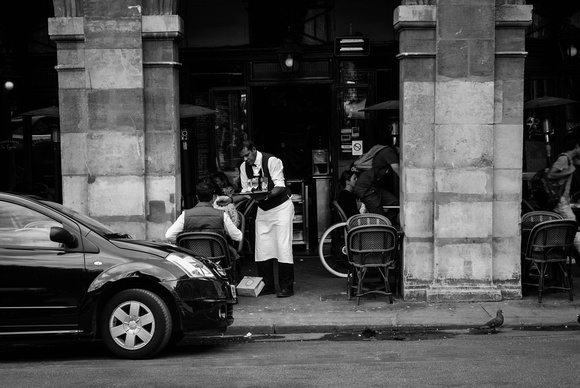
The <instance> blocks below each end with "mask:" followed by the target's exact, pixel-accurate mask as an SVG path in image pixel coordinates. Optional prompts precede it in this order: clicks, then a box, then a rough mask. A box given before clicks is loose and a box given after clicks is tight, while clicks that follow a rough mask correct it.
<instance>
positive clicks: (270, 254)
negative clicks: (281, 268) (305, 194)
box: [255, 194, 294, 264]
mask: <svg viewBox="0 0 580 388" xmlns="http://www.w3.org/2000/svg"><path fill="white" fill-rule="evenodd" d="M283 195H284V194H283ZM293 219H294V203H292V200H291V199H289V200H288V201H286V202H284V203H283V204H281V205H279V206H276V207H275V208H273V209H270V210H262V209H260V208H258V212H257V213H256V252H255V260H256V261H265V260H268V259H272V258H276V259H278V262H280V263H285V264H294V256H293V255H292V233H293V230H292V220H293Z"/></svg>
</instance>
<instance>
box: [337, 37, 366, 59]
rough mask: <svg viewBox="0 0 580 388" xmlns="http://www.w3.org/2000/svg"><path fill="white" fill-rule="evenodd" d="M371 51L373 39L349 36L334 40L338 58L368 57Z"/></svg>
mask: <svg viewBox="0 0 580 388" xmlns="http://www.w3.org/2000/svg"><path fill="white" fill-rule="evenodd" d="M370 51H371V39H370V38H367V37H364V36H347V37H342V38H336V39H335V40H334V55H336V56H337V57H355V56H366V55H369V53H370Z"/></svg>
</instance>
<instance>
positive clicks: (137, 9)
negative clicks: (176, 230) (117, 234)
mask: <svg viewBox="0 0 580 388" xmlns="http://www.w3.org/2000/svg"><path fill="white" fill-rule="evenodd" d="M160 3H161V2H157V1H147V2H143V4H144V7H145V8H143V9H142V6H141V2H140V1H128V2H118V1H114V0H106V1H97V0H85V1H83V2H80V1H77V0H55V18H52V19H49V34H50V36H51V38H52V39H53V40H55V41H56V42H57V57H58V58H57V60H58V65H57V70H58V72H59V108H60V116H61V117H60V121H61V148H62V175H63V202H64V204H65V205H66V206H70V207H72V208H74V209H76V210H78V211H79V212H81V213H84V214H87V215H89V216H91V217H93V218H95V219H97V220H99V221H101V222H103V223H105V224H107V225H110V226H111V227H112V228H113V229H114V230H118V231H124V232H127V233H129V234H131V235H132V236H133V237H135V238H147V239H162V238H163V234H164V231H165V229H166V228H167V227H168V225H169V224H170V220H172V219H173V218H174V203H175V201H176V199H175V196H176V195H175V193H179V192H180V191H179V181H180V177H179V162H178V161H179V147H178V144H179V143H178V132H179V131H178V130H177V129H178V126H179V111H178V107H179V97H178V94H179V93H178V90H177V85H178V81H177V78H178V77H177V72H176V70H175V66H176V65H177V63H176V60H177V47H176V46H175V44H174V43H173V40H175V39H176V38H177V37H179V36H180V35H181V34H182V23H181V20H180V19H179V17H178V16H176V15H169V14H168V13H171V11H172V10H171V9H169V10H167V9H164V7H157V5H158V4H160ZM165 3H172V4H173V2H165ZM172 7H173V6H172ZM170 8H171V7H170ZM143 11H147V12H152V11H155V12H159V13H162V14H163V15H158V16H155V15H151V16H143V15H142V12H143ZM159 37H160V38H162V39H160V40H158V43H157V44H155V43H152V42H154V41H155V39H157V38H159ZM157 69H162V70H161V71H156V70H157ZM166 209H169V210H168V211H166Z"/></svg>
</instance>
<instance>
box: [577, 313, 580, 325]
mask: <svg viewBox="0 0 580 388" xmlns="http://www.w3.org/2000/svg"><path fill="white" fill-rule="evenodd" d="M577 321H578V323H580V314H578V319H577Z"/></svg>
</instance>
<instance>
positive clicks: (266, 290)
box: [260, 288, 276, 296]
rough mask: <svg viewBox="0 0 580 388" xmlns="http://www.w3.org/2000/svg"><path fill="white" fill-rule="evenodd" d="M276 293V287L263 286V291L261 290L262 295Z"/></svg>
mask: <svg viewBox="0 0 580 388" xmlns="http://www.w3.org/2000/svg"><path fill="white" fill-rule="evenodd" d="M275 293H276V290H274V289H266V288H263V289H262V291H260V296H262V295H274V294H275Z"/></svg>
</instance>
